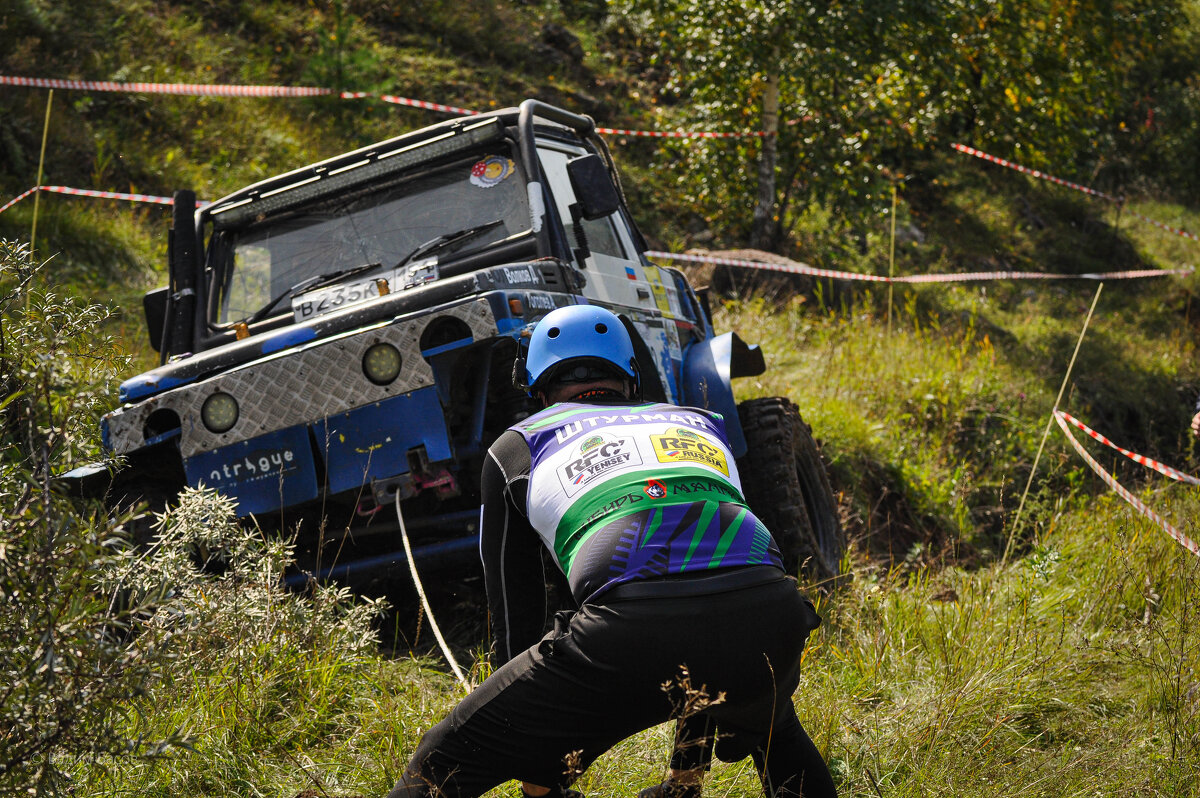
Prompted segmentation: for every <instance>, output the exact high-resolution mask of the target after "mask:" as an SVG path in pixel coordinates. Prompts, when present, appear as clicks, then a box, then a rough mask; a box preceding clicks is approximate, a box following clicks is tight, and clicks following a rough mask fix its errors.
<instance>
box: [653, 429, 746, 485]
mask: <svg viewBox="0 0 1200 798" xmlns="http://www.w3.org/2000/svg"><path fill="white" fill-rule="evenodd" d="M650 440H651V441H652V442H653V444H654V454H655V456H656V457H658V462H660V463H695V464H697V465H706V466H708V467H709V468H715V469H716V470H717V471H720V472H721V473H722V474H724V475H725V476H729V464H728V463H727V462H726V460H725V452H723V451H722V450H721V448H720V447H718V446H717V445H715V444H714V443H712V442H711V441H710V440H709V439H708V438H706V437H704V436H703V435H701V434H700V433H698V432H696V431H694V430H690V429H684V428H683V427H675V428H674V429H671V430H668V431H667V432H666V434H664V435H651V436H650Z"/></svg>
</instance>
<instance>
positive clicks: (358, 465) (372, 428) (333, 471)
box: [313, 386, 453, 493]
mask: <svg viewBox="0 0 1200 798" xmlns="http://www.w3.org/2000/svg"><path fill="white" fill-rule="evenodd" d="M313 433H314V434H315V436H316V439H317V444H318V446H319V447H320V448H321V449H322V451H323V452H324V453H325V458H326V462H327V464H328V481H329V492H330V493H340V492H342V491H344V490H353V489H355V488H358V487H361V486H362V485H369V484H370V481H371V479H373V478H380V479H386V478H389V477H394V476H396V475H398V474H403V473H407V472H408V470H409V466H408V459H407V453H408V450H409V449H412V448H415V447H417V446H421V445H422V444H424V446H425V453H426V455H427V456H428V458H429V462H431V463H437V462H441V461H443V460H449V459H450V458H451V457H452V456H453V453H452V452H451V450H450V440H449V439H450V434H449V432H448V431H447V429H446V419H445V416H444V415H443V414H442V405H441V403H440V402H439V401H438V397H437V390H436V388H434V387H432V386H430V387H428V388H421V389H419V390H416V391H413V392H412V393H410V394H406V395H404V396H397V397H394V398H391V399H386V400H384V401H382V402H378V403H376V404H373V405H368V406H366V407H360V408H357V409H355V410H351V411H350V412H348V413H343V414H341V415H337V416H331V417H330V418H328V419H326V420H325V421H324V422H322V423H318V424H315V425H313Z"/></svg>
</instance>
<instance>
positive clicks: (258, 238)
mask: <svg viewBox="0 0 1200 798" xmlns="http://www.w3.org/2000/svg"><path fill="white" fill-rule="evenodd" d="M645 250H646V244H645V242H644V241H643V238H642V236H641V234H640V233H639V232H638V229H637V227H636V225H635V224H634V223H633V220H632V219H631V218H630V215H629V212H628V209H627V207H626V203H625V199H624V196H623V194H622V190H621V184H620V181H619V179H618V175H617V170H616V168H615V166H614V165H613V162H612V159H611V157H610V155H609V153H608V150H607V148H606V146H605V144H604V142H603V141H602V139H601V138H600V137H599V136H598V135H597V134H596V132H595V126H594V123H593V121H592V119H590V118H589V117H586V116H580V115H577V114H574V113H571V112H569V111H565V110H563V109H561V108H557V107H553V106H550V105H547V104H544V103H541V102H538V101H535V100H527V101H526V102H524V103H522V104H521V106H520V108H515V109H508V110H503V111H497V112H494V113H487V114H482V115H480V116H473V117H469V118H465V119H455V120H453V121H447V122H443V123H440V124H437V125H433V126H431V127H428V128H425V129H423V130H419V131H416V132H413V133H409V134H406V135H403V136H399V137H397V138H393V139H390V140H388V141H383V142H380V143H378V144H375V145H372V146H370V147H365V148H363V149H359V150H355V151H354V152H350V153H346V154H344V155H340V156H338V157H336V158H331V159H329V160H326V161H322V162H320V163H317V164H313V165H311V166H306V167H304V168H301V169H297V170H295V171H292V172H288V173H287V174H283V175H280V176H278V177H274V178H271V179H269V180H264V181H262V182H260V183H257V184H255V185H252V186H249V187H247V188H244V189H242V190H240V191H237V192H235V193H233V194H230V195H229V196H227V197H225V198H223V199H220V200H217V201H216V202H213V203H211V204H205V205H198V203H197V202H196V199H195V195H194V194H192V193H191V192H187V191H181V192H178V193H177V194H176V196H175V206H174V217H173V229H172V231H171V239H170V285H169V286H168V287H165V288H161V289H158V290H156V291H152V292H150V293H149V294H147V295H146V297H145V302H144V306H145V313H146V321H147V324H148V329H149V332H150V339H151V342H152V343H153V346H154V348H155V349H156V350H157V351H158V352H160V353H161V358H162V359H161V365H160V366H159V367H158V368H155V369H153V370H151V371H148V372H146V373H144V374H139V375H137V376H135V377H132V378H130V379H128V380H126V381H125V382H124V383H123V384H122V385H121V386H120V406H119V407H118V408H117V409H116V410H114V411H113V412H111V413H109V414H108V415H107V416H105V417H104V419H103V437H104V443H105V446H106V447H107V449H108V450H109V451H110V452H111V454H112V455H113V456H114V457H113V460H112V462H111V463H109V464H107V465H105V466H103V467H93V468H86V469H80V470H77V471H76V472H73V473H72V474H71V475H68V477H69V479H68V481H69V482H74V483H75V484H76V487H77V488H78V489H79V490H81V491H82V492H83V493H85V494H89V493H90V494H91V495H104V496H105V497H106V498H107V500H108V501H109V503H110V504H111V505H113V506H115V507H126V508H128V507H145V508H148V509H147V513H148V512H149V511H152V510H155V509H158V508H161V507H162V506H164V505H165V504H166V503H168V502H169V501H170V500H171V498H172V497H174V496H175V494H176V493H178V491H179V490H180V489H181V488H182V487H184V486H185V485H193V486H196V485H204V486H207V487H210V488H214V489H216V490H218V491H220V492H221V493H223V494H226V495H228V496H229V497H231V498H233V499H235V500H236V501H237V507H238V513H239V515H241V516H253V517H254V519H255V521H256V522H257V523H258V524H259V525H261V526H263V527H270V528H276V529H279V530H283V531H286V532H287V533H289V534H291V533H293V532H295V533H296V534H297V543H298V555H299V563H300V567H301V568H302V569H303V571H304V572H305V573H306V574H311V575H315V576H317V577H319V578H330V577H332V578H338V579H346V580H351V581H355V582H358V583H362V582H364V581H369V580H370V579H372V578H374V577H376V576H384V575H386V574H387V573H388V572H390V571H392V569H393V568H394V567H395V565H396V564H397V562H398V561H402V560H403V558H404V553H403V549H402V547H401V544H400V539H399V535H398V519H397V518H396V513H395V510H394V507H395V505H396V496H397V494H398V495H399V498H400V500H401V503H402V507H403V514H404V518H405V519H406V528H407V529H408V532H409V534H410V536H411V537H412V541H413V545H414V558H415V559H417V560H418V561H419V562H422V565H424V566H437V565H445V564H451V563H462V562H464V561H465V560H466V559H473V558H475V556H476V555H475V554H474V550H475V547H476V541H477V529H476V527H477V522H478V514H479V499H478V475H479V472H480V466H481V462H482V457H483V456H484V454H485V452H486V451H487V448H488V446H489V445H490V444H491V442H492V441H493V440H494V439H495V438H496V437H497V436H498V435H499V434H500V433H501V432H503V431H504V430H505V429H506V428H507V427H508V426H509V425H510V424H512V423H514V422H515V421H518V420H520V419H521V418H524V417H525V416H527V415H529V414H531V413H532V412H534V411H535V410H536V409H537V408H536V407H535V406H534V405H533V400H531V399H529V397H527V396H526V395H525V394H524V393H523V392H522V391H520V390H518V389H517V388H515V387H514V386H513V380H512V369H513V363H514V360H515V358H516V356H517V352H518V346H519V345H520V343H521V335H522V332H523V331H525V330H527V329H528V328H529V327H530V326H531V325H533V324H534V323H535V322H537V320H538V319H539V318H541V317H542V316H543V315H544V314H546V313H547V312H549V311H550V310H553V309H554V308H557V307H561V306H564V305H570V304H575V303H595V304H598V305H603V306H604V307H607V308H609V309H610V310H612V311H614V312H616V313H617V314H619V315H620V316H621V317H622V319H623V321H625V322H626V323H627V325H628V327H629V328H630V331H631V333H632V337H633V340H634V342H635V346H636V348H637V350H638V356H639V360H640V361H641V373H642V374H643V375H644V377H643V380H644V383H645V386H644V392H645V398H646V399H647V400H657V401H666V402H674V403H678V404H685V405H694V406H698V407H706V408H710V409H713V410H716V411H718V412H720V413H722V414H724V416H725V418H726V422H727V425H728V430H729V435H730V438H731V441H732V444H733V447H734V451H735V454H737V455H738V456H739V457H740V460H739V463H740V465H741V474H742V481H743V483H744V485H745V489H746V493H747V499H748V500H749V501H750V503H751V505H752V506H754V507H755V508H756V512H757V513H759V514H760V515H761V516H762V517H763V518H764V520H765V521H766V522H767V523H768V524H769V525H770V528H771V529H772V530H774V531H775V533H776V535H777V537H778V538H779V542H780V545H781V548H782V549H783V550H784V552H785V555H786V557H787V559H788V562H789V564H790V565H791V566H793V567H800V566H801V565H802V564H804V563H805V562H807V563H808V564H809V566H810V568H811V569H812V571H813V572H814V573H815V574H817V575H822V576H826V575H830V574H832V573H833V572H835V571H836V568H837V564H838V559H839V556H840V552H841V548H842V541H841V532H840V527H839V524H838V518H837V512H836V510H837V508H836V504H835V501H834V499H833V496H832V494H831V492H830V488H829V483H828V480H827V478H826V475H825V471H824V468H823V466H822V464H821V460H820V457H819V454H818V452H817V450H816V448H815V444H814V443H813V441H812V438H811V437H810V435H809V431H808V428H807V426H806V425H805V424H804V423H803V422H802V421H801V419H800V416H799V414H798V412H797V410H796V407H795V405H793V404H792V403H791V402H789V401H788V400H786V399H782V398H772V399H757V400H752V401H749V402H745V403H742V404H741V405H740V406H739V405H738V403H737V402H736V401H735V399H734V395H733V391H732V388H731V384H730V380H731V379H732V378H735V377H738V376H743V375H753V374H757V373H760V372H761V371H762V370H763V368H764V366H763V357H762V354H761V352H760V351H759V350H758V348H757V347H755V346H749V345H747V344H745V343H743V342H742V340H741V339H740V338H739V337H738V336H737V335H736V334H734V333H725V334H723V335H716V334H715V333H714V331H713V328H712V324H711V320H710V318H709V315H708V314H707V312H706V310H705V304H704V302H703V300H702V298H701V297H700V296H698V295H697V293H696V292H695V291H694V290H693V289H692V287H691V286H690V285H689V284H688V281H687V279H686V278H685V276H684V275H683V274H682V273H680V272H679V271H676V270H673V269H668V268H663V267H659V266H656V265H655V264H653V263H651V262H650V261H649V260H648V259H647V258H646V257H645V256H644V255H643V254H642V253H643V252H644V251H645ZM146 517H147V518H148V517H149V516H148V515H147V516H146ZM133 526H135V527H136V523H135V524H133Z"/></svg>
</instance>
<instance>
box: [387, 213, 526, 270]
mask: <svg viewBox="0 0 1200 798" xmlns="http://www.w3.org/2000/svg"><path fill="white" fill-rule="evenodd" d="M502 224H504V220H503V219H493V220H492V221H490V222H484V223H483V224H477V225H475V226H474V227H465V228H463V229H462V230H456V231H455V232H453V233H443V234H442V235H440V236H438V237H437V238H431V239H429V240H428V241H426V242H425V243H424V244H422V245H421V246H419V247H417V248H416V249H414V250H413V251H412V252H410V253H408V254H407V255H405V256H404V257H403V258H401V259H400V262H399V263H397V264H396V268H397V269H399V268H400V267H401V266H405V265H407V264H408V263H409V262H411V261H413V260H415V259H416V258H419V257H421V256H422V255H430V254H432V253H434V252H437V251H438V250H439V249H445V248H446V247H448V246H450V245H452V244H458V243H460V242H462V241H466V240H467V239H470V238H474V237H475V236H477V235H479V234H480V233H485V232H487V231H488V230H491V229H492V228H493V227H497V226H499V225H502Z"/></svg>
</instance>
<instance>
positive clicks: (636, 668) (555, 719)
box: [389, 576, 836, 798]
mask: <svg viewBox="0 0 1200 798" xmlns="http://www.w3.org/2000/svg"><path fill="white" fill-rule="evenodd" d="M686 581H688V580H687V579H686V578H684V579H682V580H681V586H682V582H686ZM819 622H820V619H819V618H818V617H817V616H816V613H814V612H813V609H812V605H811V604H810V603H809V602H808V600H807V599H805V598H804V597H803V595H801V593H800V592H799V591H798V590H797V589H796V585H795V583H794V582H792V581H791V580H789V579H787V578H785V577H783V576H780V577H779V578H777V579H772V580H771V581H769V582H766V583H762V584H757V585H754V586H751V587H742V588H740V589H733V590H727V591H725V592H719V593H709V594H703V595H685V596H679V597H652V598H641V597H639V598H623V597H622V591H621V590H620V589H619V588H618V589H617V590H616V591H615V595H614V596H612V597H609V598H607V599H605V600H603V603H599V604H584V606H583V607H582V608H581V609H580V610H579V611H578V612H576V613H574V614H567V613H560V614H559V616H558V618H557V620H556V623H555V628H554V630H553V631H552V632H550V633H549V634H548V635H546V636H545V637H544V638H543V639H542V640H541V641H540V642H539V643H538V644H537V645H536V646H534V647H533V648H530V649H529V650H527V651H525V652H524V653H522V654H520V655H519V656H517V657H515V658H513V659H512V660H511V661H509V662H508V663H507V664H505V665H504V667H502V668H500V669H499V670H497V671H496V672H495V673H493V674H492V675H491V676H490V677H489V678H488V679H487V680H486V681H484V683H483V684H481V685H480V686H479V687H478V688H477V689H476V690H475V691H474V692H472V693H471V695H469V696H467V697H466V698H465V699H463V701H462V702H461V703H459V704H458V706H456V707H455V708H454V709H453V710H452V711H451V712H450V714H449V715H448V716H446V718H445V719H443V720H442V721H441V722H440V723H439V724H437V725H436V726H434V727H433V728H432V729H430V731H429V732H428V733H427V734H426V735H425V736H424V738H422V740H421V743H420V745H419V746H418V748H417V750H416V752H415V753H414V755H413V758H412V761H410V762H409V764H408V767H407V768H406V769H405V772H404V775H403V777H402V778H401V779H400V781H399V783H398V784H397V785H396V787H395V789H393V790H392V792H391V794H390V796H389V798H418V797H421V798H423V797H424V796H428V795H434V796H438V795H442V796H448V797H449V798H471V797H472V796H477V795H480V794H482V793H484V792H486V791H487V790H489V789H491V788H492V787H494V786H496V785H497V784H500V783H502V782H504V781H508V780H509V779H519V780H522V781H528V782H533V783H535V784H541V785H545V786H556V785H561V786H565V785H568V784H570V783H571V782H573V781H574V780H575V778H577V777H578V775H579V774H580V773H582V772H583V771H584V770H585V769H586V768H587V766H588V765H589V764H591V763H592V762H593V761H594V760H595V759H596V757H598V756H600V754H602V753H604V752H605V751H606V750H608V749H609V748H611V747H612V746H613V745H615V744H616V743H618V742H619V741H621V740H623V739H624V738H626V737H629V736H630V735H633V734H636V733H637V732H639V731H641V730H643V729H647V728H650V727H652V726H655V725H657V724H659V723H663V722H665V721H667V720H670V719H672V718H678V717H680V716H681V715H683V714H686V712H688V711H695V710H697V709H700V708H702V707H703V701H702V700H700V701H699V703H698V702H697V696H696V695H695V692H694V691H696V690H699V689H701V688H702V689H703V691H704V692H705V693H706V694H707V696H708V699H709V701H711V702H713V703H712V704H711V705H709V706H708V707H707V708H704V709H703V715H704V716H705V718H706V719H708V720H710V721H712V722H713V723H715V724H716V726H717V728H718V729H719V738H718V743H717V755H718V757H720V758H721V759H723V760H729V761H734V760H737V759H740V758H742V757H744V756H746V755H751V756H753V757H754V762H755V765H756V766H757V767H758V771H759V775H760V776H761V777H762V779H763V784H764V788H765V789H766V791H767V794H768V795H770V796H772V797H774V796H780V797H781V798H790V796H798V795H804V796H806V798H815V797H816V796H832V795H836V791H835V789H834V787H833V781H832V779H831V777H830V775H829V770H828V769H827V768H826V766H825V762H824V761H823V760H822V759H821V756H820V754H819V753H818V752H817V750H816V747H815V746H814V745H813V744H812V741H811V740H810V739H809V738H808V735H807V734H805V732H804V729H803V728H802V727H801V725H800V722H799V720H797V718H796V711H795V708H794V707H793V705H792V698H791V697H792V693H793V692H794V691H795V689H796V685H797V683H798V681H799V668H800V653H801V651H802V650H803V648H804V643H805V641H806V640H807V639H808V635H809V632H810V631H812V630H813V629H814V628H816V626H817V625H818V623H819ZM681 668H683V669H685V671H681ZM684 673H686V684H689V685H690V687H691V689H692V691H693V692H692V694H691V695H689V694H688V691H687V690H686V689H685V687H684V685H683V683H682V678H681V677H682V675H683V674H684ZM664 683H671V684H672V685H673V686H672V687H671V688H670V689H666V690H664V689H663V684H664ZM689 700H690V710H689Z"/></svg>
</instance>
